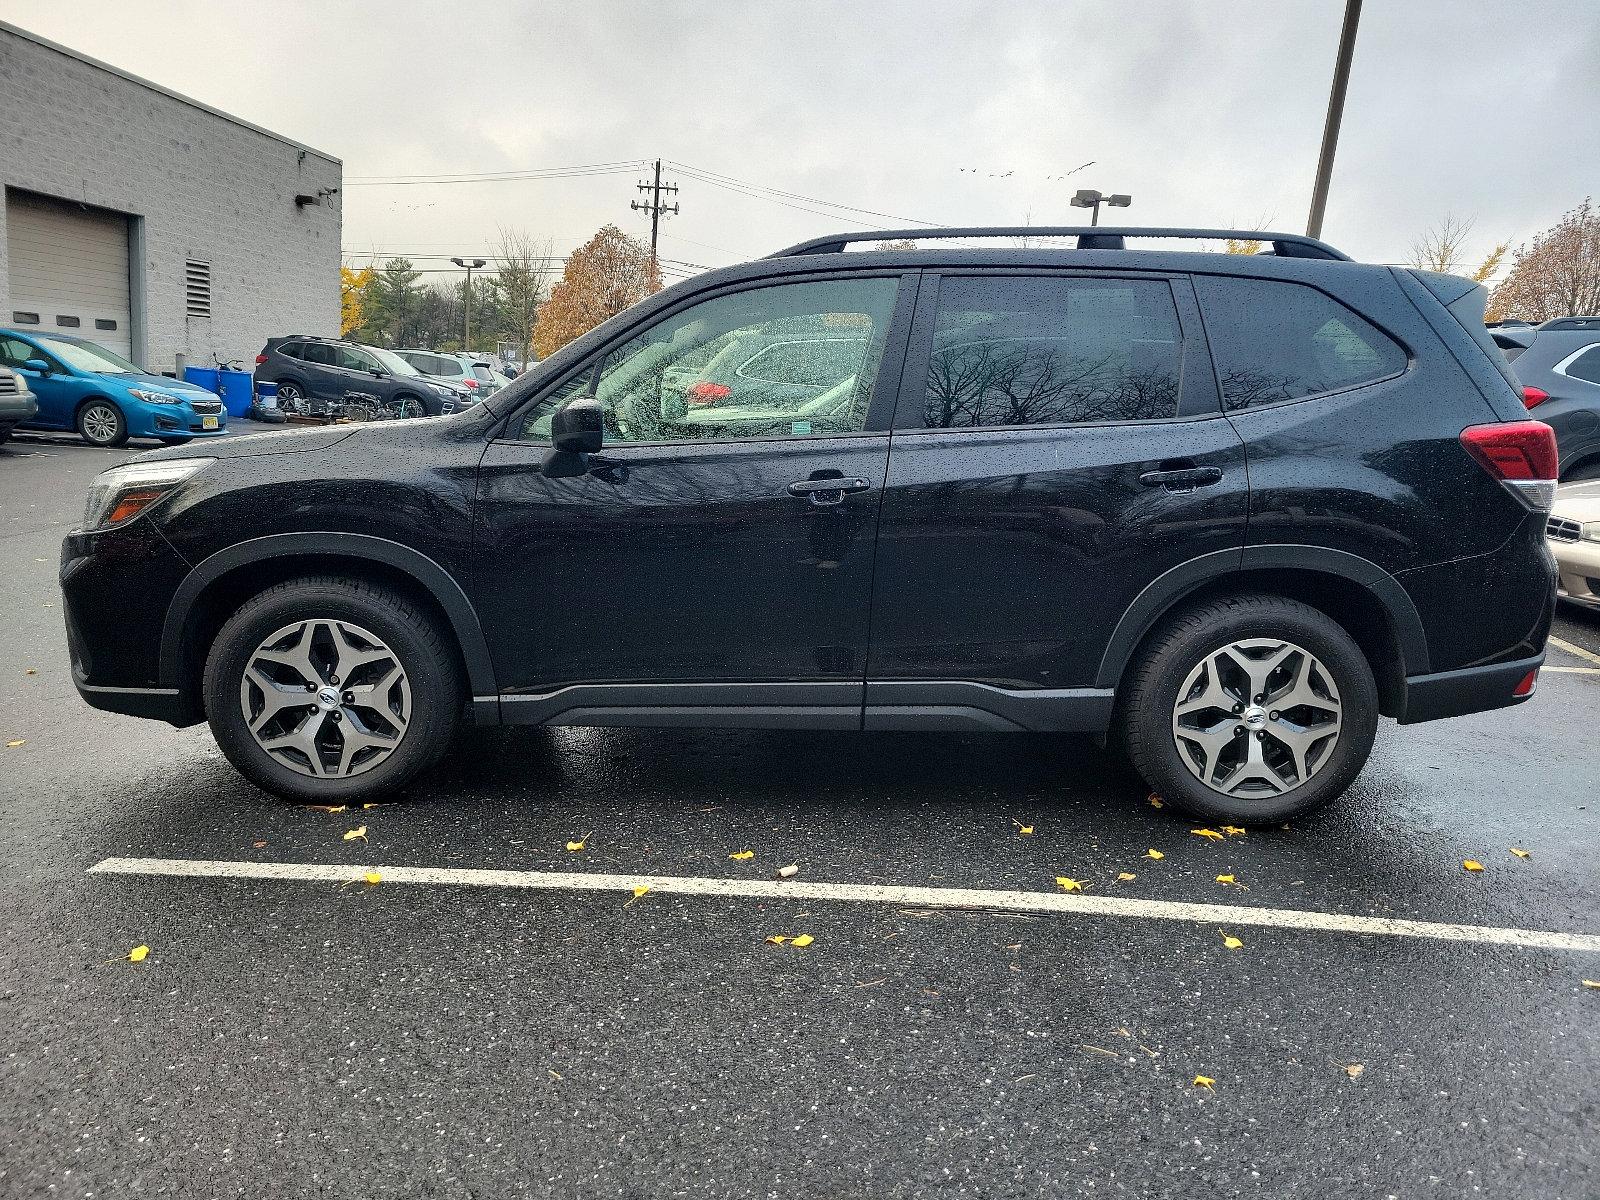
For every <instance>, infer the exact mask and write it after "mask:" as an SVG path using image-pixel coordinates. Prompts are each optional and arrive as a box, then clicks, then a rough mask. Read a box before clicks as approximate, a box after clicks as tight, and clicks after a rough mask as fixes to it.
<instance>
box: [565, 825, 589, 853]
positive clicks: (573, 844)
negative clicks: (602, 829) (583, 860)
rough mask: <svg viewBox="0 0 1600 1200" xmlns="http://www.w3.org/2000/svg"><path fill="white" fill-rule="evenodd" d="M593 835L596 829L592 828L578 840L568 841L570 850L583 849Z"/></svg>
mask: <svg viewBox="0 0 1600 1200" xmlns="http://www.w3.org/2000/svg"><path fill="white" fill-rule="evenodd" d="M593 836H594V830H592V829H591V830H589V832H588V833H586V834H584V835H583V836H582V837H581V838H579V839H578V840H577V841H575V842H568V843H567V849H568V850H582V849H583V848H584V847H585V846H587V845H588V844H589V839H590V838H592V837H593Z"/></svg>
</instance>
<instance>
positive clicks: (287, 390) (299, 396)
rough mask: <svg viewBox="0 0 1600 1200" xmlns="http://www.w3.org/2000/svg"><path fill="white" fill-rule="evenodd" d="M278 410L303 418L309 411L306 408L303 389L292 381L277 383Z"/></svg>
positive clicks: (284, 380)
mask: <svg viewBox="0 0 1600 1200" xmlns="http://www.w3.org/2000/svg"><path fill="white" fill-rule="evenodd" d="M278 408H279V409H280V410H282V411H283V412H285V413H294V414H296V415H297V416H304V415H305V414H306V413H308V412H309V411H310V410H309V409H308V408H307V407H306V390H305V388H304V387H303V386H301V384H299V383H298V382H296V381H295V380H293V379H280V380H279V381H278Z"/></svg>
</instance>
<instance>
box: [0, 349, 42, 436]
mask: <svg viewBox="0 0 1600 1200" xmlns="http://www.w3.org/2000/svg"><path fill="white" fill-rule="evenodd" d="M38 412H39V403H38V400H37V399H35V397H34V394H33V393H32V392H31V391H29V390H28V381H27V380H26V379H24V378H23V377H22V376H20V375H18V374H17V373H16V372H15V371H9V370H7V369H6V368H5V367H0V442H5V441H7V440H9V439H10V437H11V431H12V430H13V429H15V428H16V427H17V426H18V425H20V424H21V423H22V422H24V421H31V420H33V418H34V417H35V416H37V415H38Z"/></svg>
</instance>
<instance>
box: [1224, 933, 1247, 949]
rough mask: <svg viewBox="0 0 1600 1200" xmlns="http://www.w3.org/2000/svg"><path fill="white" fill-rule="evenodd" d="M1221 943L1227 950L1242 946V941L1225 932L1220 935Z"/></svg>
mask: <svg viewBox="0 0 1600 1200" xmlns="http://www.w3.org/2000/svg"><path fill="white" fill-rule="evenodd" d="M1222 944H1223V945H1224V946H1226V947H1227V948H1228V949H1229V950H1240V949H1243V947H1244V943H1243V942H1241V941H1240V940H1239V939H1238V938H1236V937H1234V936H1233V935H1232V934H1231V933H1225V934H1223V935H1222Z"/></svg>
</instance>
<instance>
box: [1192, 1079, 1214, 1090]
mask: <svg viewBox="0 0 1600 1200" xmlns="http://www.w3.org/2000/svg"><path fill="white" fill-rule="evenodd" d="M1216 1082H1217V1081H1216V1080H1215V1079H1213V1078H1211V1076H1209V1075H1196V1076H1195V1077H1194V1086H1195V1087H1203V1088H1205V1089H1206V1091H1208V1092H1211V1091H1215V1090H1216V1089H1215V1088H1214V1087H1212V1084H1214V1083H1216Z"/></svg>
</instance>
